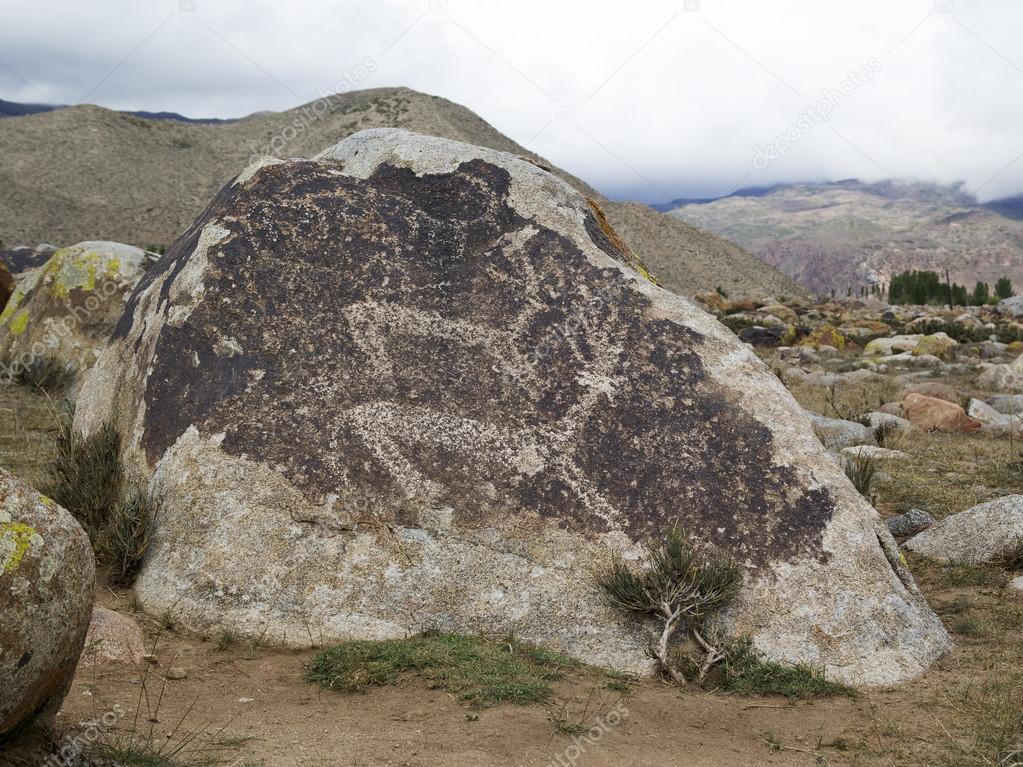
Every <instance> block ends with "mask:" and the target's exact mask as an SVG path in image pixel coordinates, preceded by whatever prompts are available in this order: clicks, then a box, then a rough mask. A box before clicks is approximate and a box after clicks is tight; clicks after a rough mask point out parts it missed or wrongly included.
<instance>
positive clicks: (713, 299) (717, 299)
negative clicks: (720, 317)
mask: <svg viewBox="0 0 1023 767" xmlns="http://www.w3.org/2000/svg"><path fill="white" fill-rule="evenodd" d="M693 300H694V301H696V303H698V304H699V305H700V306H702V307H703V308H704V309H706V310H707V311H709V312H715V313H717V312H723V311H725V310H726V309H727V308H728V302H727V301H726V300H725V298H724V296H722V295H721V294H720V293H718V292H716V291H715V292H707V293H697V294H696V295H695V296H693Z"/></svg>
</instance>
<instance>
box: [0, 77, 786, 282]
mask: <svg viewBox="0 0 1023 767" xmlns="http://www.w3.org/2000/svg"><path fill="white" fill-rule="evenodd" d="M2 125H3V130H2V131H0V238H2V239H3V240H5V241H7V243H8V244H9V245H14V244H19V243H34V242H41V241H47V242H56V243H60V244H68V243H72V242H77V241H79V240H86V239H111V240H117V241H120V242H127V243H131V244H137V245H140V246H141V247H150V246H152V245H157V246H160V245H168V244H170V242H171V241H173V239H174V238H175V237H176V236H177V235H178V234H179V233H180V232H182V231H184V230H185V228H186V227H187V226H188V225H189V224H190V223H191V222H192V220H193V219H194V218H195V217H196V216H197V215H199V213H201V212H202V210H203V209H204V208H205V206H206V204H207V203H208V202H209V200H211V199H212V198H213V197H214V195H215V194H216V193H217V191H219V190H220V188H221V187H222V186H223V185H224V184H225V183H227V182H228V181H230V179H232V178H233V177H234V176H235V175H237V174H238V173H239V172H240V171H241V170H242V169H243V168H244V167H245V166H246V165H247V164H248V163H249V161H250V159H251V158H252V157H253V156H254V155H259V154H263V153H271V154H280V155H282V156H285V157H312V156H313V155H315V154H316V153H318V152H320V151H321V150H323V149H324V148H326V147H328V146H331V145H333V144H335V143H336V142H338V141H340V140H341V139H342V138H344V137H346V136H348V135H350V134H351V133H354V132H356V131H358V130H362V129H364V128H377V127H398V128H406V129H408V130H412V131H415V132H418V133H426V134H430V135H435V136H441V137H444V138H450V139H455V140H459V141H465V142H468V143H473V144H479V145H481V146H486V147H490V148H492V149H498V150H501V151H505V152H511V153H513V154H517V155H520V156H523V157H527V158H529V159H531V160H533V161H534V162H537V163H539V164H541V165H544V166H548V167H551V170H552V172H553V173H555V174H556V175H558V176H560V177H561V178H562V179H564V180H565V181H566V182H567V183H569V184H571V185H572V186H574V187H575V188H576V189H578V190H579V191H580V192H581V193H583V194H584V195H586V196H587V197H591V198H593V199H594V200H596V201H597V202H598V203H599V204H600V205H601V206H602V207H603V208H604V210H605V212H606V214H607V217H608V219H609V221H610V222H611V225H612V226H613V227H615V229H616V230H618V231H619V233H620V234H621V235H622V237H623V238H624V239H625V241H626V242H627V243H629V245H630V246H631V247H632V248H633V250H635V251H636V252H637V254H638V255H639V256H640V257H641V258H642V259H643V260H644V261H645V262H646V264H647V266H648V267H649V268H650V269H651V271H652V272H653V273H654V275H656V276H657V277H658V278H660V279H661V280H662V282H663V283H664V284H665V286H666V287H668V288H669V289H672V290H675V291H676V292H680V293H684V294H693V293H697V292H700V291H705V290H713V289H714V288H715V287H718V286H720V287H722V288H723V289H724V290H726V291H728V292H730V293H735V294H736V295H747V294H748V295H757V296H765V297H769V296H778V295H788V296H794V295H800V294H801V293H802V292H803V291H802V290H801V289H800V288H799V287H798V286H797V285H795V283H793V282H792V281H791V280H789V279H787V278H785V277H784V276H782V275H781V274H780V273H779V272H777V271H775V270H774V269H771V268H769V267H767V266H766V265H764V264H763V263H762V262H761V261H759V260H758V259H756V258H755V257H753V256H752V255H750V254H749V253H747V252H746V251H744V250H743V249H742V248H740V247H739V246H737V245H734V244H733V243H730V242H727V241H725V240H723V239H721V238H719V237H716V236H714V235H712V234H710V233H708V232H702V231H699V230H697V229H695V228H693V227H691V226H687V225H686V224H685V223H684V222H680V221H677V220H676V219H673V218H671V217H669V216H664V215H663V214H660V213H658V212H656V211H654V210H652V209H650V208H648V207H647V206H644V205H640V204H638V203H636V204H632V203H619V202H614V201H612V200H608V199H607V198H605V197H604V196H603V195H601V194H600V193H599V192H597V191H596V190H595V189H593V187H591V186H589V185H588V184H586V183H585V182H584V181H582V180H581V179H579V178H577V177H576V176H574V175H572V174H571V173H568V172H566V171H564V170H562V169H559V168H556V167H553V166H552V165H551V164H550V163H549V162H548V161H546V160H545V159H544V158H542V157H539V156H538V155H536V154H535V153H532V152H530V151H529V150H527V149H526V148H525V147H522V146H520V145H519V144H517V143H515V142H514V141H513V140H512V139H510V138H508V137H507V136H505V135H504V134H502V133H500V132H499V131H498V130H497V129H496V128H494V127H493V126H492V125H490V124H489V123H487V122H486V121H485V120H483V119H482V118H481V117H480V116H479V115H476V114H475V113H473V112H472V111H470V110H469V109H466V108H465V107H462V106H460V105H458V104H455V103H453V102H451V101H448V100H447V99H443V98H440V97H438V96H431V95H427V94H423V93H419V92H417V91H413V90H411V89H408V88H377V89H370V90H362V91H352V92H349V93H345V94H338V95H335V96H332V97H330V98H328V99H320V100H318V101H315V102H311V103H310V104H306V105H303V106H300V107H296V108H295V109H292V110H288V111H286V112H276V113H258V114H256V115H251V116H249V117H247V118H244V119H241V120H237V121H233V122H227V123H220V124H211V125H208V124H190V123H182V122H176V121H173V120H163V121H155V120H146V119H142V118H138V117H134V116H131V115H127V114H124V113H120V112H113V111H110V110H106V109H103V108H101V107H95V106H71V107H67V108H64V109H58V110H54V111H49V112H43V113H39V114H35V115H28V116H22V117H11V118H8V119H4V120H3V121H2Z"/></svg>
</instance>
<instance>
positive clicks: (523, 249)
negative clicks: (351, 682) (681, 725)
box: [77, 131, 945, 679]
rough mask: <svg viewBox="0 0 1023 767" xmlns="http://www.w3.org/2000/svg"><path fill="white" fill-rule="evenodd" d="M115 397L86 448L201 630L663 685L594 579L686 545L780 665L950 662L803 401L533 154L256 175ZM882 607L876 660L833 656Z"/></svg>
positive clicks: (93, 420)
mask: <svg viewBox="0 0 1023 767" xmlns="http://www.w3.org/2000/svg"><path fill="white" fill-rule="evenodd" d="M83 397H86V399H85V401H84V402H83V404H84V405H85V408H84V409H83V407H82V406H81V405H80V407H79V417H78V419H77V424H78V426H79V427H80V428H82V429H83V430H85V431H89V430H91V429H94V428H96V426H97V425H98V424H99V423H100V422H101V421H102V420H104V419H108V418H111V419H113V420H114V421H115V422H116V423H117V424H118V426H119V428H120V430H121V432H122V434H125V435H128V438H127V439H126V440H125V442H126V457H127V458H128V460H129V462H130V463H132V464H133V465H134V466H136V467H137V468H138V471H140V472H142V473H144V474H149V475H153V476H154V477H155V484H156V485H157V486H159V487H161V488H162V491H163V493H164V496H165V498H167V503H168V505H169V508H170V510H169V514H168V515H167V516H166V518H165V519H164V521H163V522H162V530H161V531H160V532H159V533H158V535H157V540H156V541H155V553H154V555H153V557H152V558H151V560H150V564H149V565H147V568H146V570H145V571H144V572H143V575H142V578H141V580H140V583H139V590H140V592H141V593H142V595H143V598H144V599H146V598H147V597H148V600H149V602H150V603H151V604H152V605H153V606H154V607H155V606H157V605H158V604H162V603H163V602H164V601H169V600H170V593H171V591H173V590H174V588H185V589H188V590H189V593H191V594H194V596H193V597H186V599H185V600H184V602H182V604H183V605H184V607H183V608H182V609H183V610H184V611H185V612H186V615H185V621H186V623H188V622H191V623H193V624H194V625H196V626H204V625H209V623H210V622H211V621H214V620H226V621H228V622H230V623H232V625H233V626H234V628H235V629H236V630H239V629H240V630H241V631H242V632H243V633H244V631H246V630H248V629H249V626H250V624H251V625H254V624H255V622H256V621H257V620H263V619H265V620H267V621H270V622H271V623H272V625H274V626H275V627H278V628H280V631H281V634H282V640H283V641H289V642H294V641H296V638H295V637H292V639H288V638H287V637H286V636H283V635H286V634H287V633H288V632H289V631H291V632H298V633H300V629H299V628H297V627H298V626H301V625H302V623H303V622H305V623H306V624H308V623H312V624H313V625H314V626H315V627H316V628H315V629H314V633H315V632H316V631H319V632H321V634H322V632H324V631H326V632H327V633H328V634H335V635H359V636H381V635H394V634H397V633H399V632H400V631H405V630H407V629H408V628H409V626H411V625H412V624H413V623H414V622H415V620H424V619H425V620H428V621H429V622H430V623H432V624H434V625H441V626H443V627H447V628H454V629H460V630H466V629H469V628H471V629H473V630H479V629H481V628H483V629H496V630H501V631H513V632H514V633H516V634H517V635H519V636H524V637H527V638H532V639H533V640H534V641H542V642H545V643H547V644H552V645H555V646H557V647H559V649H562V650H564V651H566V652H570V653H572V654H574V655H576V656H578V657H582V658H584V659H587V660H591V661H594V662H604V663H608V664H610V665H618V666H621V667H635V666H637V665H642V664H643V663H645V661H641V660H640V657H641V656H642V655H643V653H644V646H645V638H643V636H642V633H641V632H637V631H636V630H635V627H633V626H630V625H628V623H627V622H626V621H624V620H623V618H622V617H621V616H618V615H616V614H615V613H614V612H613V611H611V610H609V609H607V607H606V605H604V604H603V603H602V602H601V599H600V595H599V592H597V591H596V589H595V586H594V571H595V568H598V567H600V566H602V563H605V562H606V561H607V557H608V555H609V552H610V551H612V550H617V551H621V552H623V553H625V554H626V555H627V556H635V555H637V554H639V553H640V552H641V551H642V544H643V543H644V542H646V541H648V540H650V539H656V538H657V537H658V536H660V535H662V534H663V533H664V531H665V530H667V529H668V528H670V527H671V526H672V525H675V524H682V525H683V526H684V527H685V529H686V530H687V532H688V533H689V534H690V535H691V536H693V537H694V538H697V539H699V540H701V541H704V542H706V543H707V544H710V545H714V546H717V547H719V548H720V549H722V550H724V551H727V552H728V553H729V554H731V555H732V556H733V557H735V558H736V559H737V560H738V561H740V562H742V563H743V564H744V565H746V567H747V569H748V571H749V573H750V579H749V581H750V583H751V584H755V585H751V586H750V588H749V590H748V594H747V595H746V598H745V604H744V605H742V606H740V607H739V608H737V610H736V611H735V621H736V624H737V625H739V624H741V627H742V628H743V629H744V630H747V631H748V632H749V633H751V634H753V635H754V639H755V641H759V643H760V646H761V647H762V648H763V649H765V651H768V652H773V653H774V654H775V655H777V656H779V657H791V658H793V659H796V658H798V659H804V660H812V661H815V662H818V661H819V662H823V663H827V664H830V665H832V666H833V667H834V669H836V670H837V671H838V673H839V674H844V675H845V676H846V677H848V678H850V679H852V678H854V677H857V676H858V677H859V678H863V677H864V676H869V675H864V674H859V673H858V672H857V671H855V670H854V669H852V664H853V661H851V660H850V658H852V657H853V656H856V657H857V658H858V657H859V656H858V653H860V652H861V651H862V646H863V645H864V644H867V645H870V646H873V644H872V643H888V644H889V645H891V647H890V649H889V653H890V654H891V655H892V659H891V662H890V664H889V668H887V669H886V670H885V671H884V672H883V673H882V674H881V675H882V676H885V678H891V677H895V676H899V675H908V674H911V673H916V672H917V671H918V670H919V669H920V668H922V667H923V666H924V665H926V663H927V662H928V660H929V659H930V657H933V656H934V655H935V654H936V653H937V652H940V650H941V649H942V648H943V646H944V642H945V639H944V633H943V632H942V631H941V629H940V624H938V622H937V620H936V618H934V616H933V615H932V614H931V613H930V612H929V611H928V610H927V609H926V606H923V605H921V604H920V603H919V600H918V599H917V598H916V596H915V595H914V594H913V593H912V588H911V585H910V586H907V585H906V584H904V583H902V582H901V581H900V580H899V577H898V576H897V575H896V574H895V573H894V571H893V569H892V567H891V565H890V563H889V562H888V561H887V560H886V558H885V555H884V554H883V552H882V549H881V546H879V544H878V540H877V536H878V535H887V532H886V531H885V530H884V526H883V525H882V524H881V523H880V520H879V518H877V515H876V512H874V511H873V510H872V509H870V507H869V506H868V505H867V504H866V503H865V502H863V501H862V499H860V498H859V496H858V495H856V494H855V492H854V491H852V489H851V487H850V486H849V485H848V483H847V481H846V480H845V478H844V476H843V475H842V474H841V472H840V471H839V470H838V468H837V466H835V465H834V463H833V462H831V461H830V460H829V459H828V458H827V457H826V456H825V455H824V453H823V451H822V450H821V449H820V445H819V443H817V441H816V440H815V439H814V437H813V432H812V430H811V429H810V426H809V423H808V422H807V421H806V417H805V415H804V414H803V413H802V411H801V410H800V409H799V408H798V406H797V405H796V404H795V402H794V401H792V400H791V397H789V395H788V394H787V393H786V392H785V391H784V389H783V388H782V386H781V385H780V383H779V382H778V381H777V380H776V379H775V378H774V376H773V375H771V374H770V372H769V371H767V369H766V368H765V367H764V366H763V365H762V364H761V363H760V362H759V361H758V360H757V359H756V358H755V357H754V356H753V355H752V354H751V353H750V352H748V350H746V349H745V348H744V347H743V346H742V345H741V344H740V343H739V342H738V340H737V339H735V337H734V336H732V335H731V334H730V333H729V332H728V331H726V330H725V329H724V328H722V327H721V326H720V325H718V324H717V323H716V321H714V320H713V319H712V318H711V317H710V316H709V315H707V314H706V313H704V312H703V311H702V310H700V309H698V308H696V307H695V306H694V305H693V304H691V303H690V302H688V301H686V300H685V299H681V298H679V297H677V296H674V295H672V294H670V293H667V292H666V291H664V290H662V289H661V288H659V287H657V286H656V285H655V284H654V283H653V282H651V281H650V280H649V279H648V278H647V276H646V274H645V270H643V268H642V265H641V264H640V263H639V261H638V259H637V258H636V257H635V256H634V255H633V254H632V253H630V252H629V250H628V248H627V247H626V246H624V243H622V242H621V240H620V239H619V238H618V236H617V235H616V234H615V233H614V232H613V231H612V230H611V229H610V227H609V226H608V225H607V222H606V220H605V219H604V218H603V215H602V214H601V212H600V210H599V208H598V207H596V206H594V205H593V204H592V203H587V202H586V201H585V200H584V199H583V198H581V197H580V196H579V195H578V194H577V193H575V192H574V191H573V190H571V189H570V188H569V187H567V186H566V185H565V184H563V183H562V182H560V181H558V180H557V179H555V178H554V177H553V176H550V174H548V173H546V172H544V171H543V170H541V169H539V168H537V167H535V166H533V165H531V164H529V163H525V162H523V161H521V160H518V159H516V158H513V157H511V156H509V155H502V154H500V153H497V152H492V151H490V150H484V149H480V148H478V147H470V146H468V145H464V144H458V143H457V142H450V141H444V140H441V139H433V138H428V137H423V136H416V135H415V134H409V133H405V132H402V131H367V132H364V133H362V134H357V135H356V136H353V137H350V138H349V139H346V140H345V141H344V142H342V143H341V144H339V145H338V146H337V147H334V148H333V149H331V150H328V151H327V152H325V153H323V154H322V155H321V156H320V157H318V158H317V159H315V160H313V161H299V160H293V161H287V162H282V161H279V160H267V161H266V162H264V163H261V164H259V165H258V166H257V167H254V168H250V169H249V170H247V171H246V172H245V173H243V174H242V176H240V177H239V179H238V180H237V181H236V182H235V183H233V184H231V185H229V186H228V187H226V188H225V189H224V190H223V191H222V192H221V193H220V194H219V195H218V197H217V198H216V199H214V200H213V202H212V203H211V204H210V206H209V207H208V208H207V210H206V211H205V213H204V214H203V215H202V216H201V217H200V218H199V219H198V220H197V221H196V222H195V223H194V224H193V226H192V227H191V228H190V229H189V230H188V231H187V232H186V233H185V234H184V235H182V237H181V238H179V239H178V241H177V242H176V243H175V244H174V245H173V246H172V247H171V248H170V250H169V251H168V253H167V255H166V256H165V257H164V258H163V259H162V260H161V261H160V262H159V263H158V264H157V265H156V266H154V267H153V268H152V269H151V270H150V271H149V272H148V273H147V274H146V275H145V277H144V278H143V280H142V282H141V283H140V284H139V286H138V287H137V289H136V290H135V292H134V294H133V295H132V297H131V299H130V300H129V303H128V306H127V310H126V312H125V314H124V315H123V317H122V319H121V321H120V323H119V324H118V326H117V329H116V330H115V333H114V341H113V344H112V347H111V349H110V350H109V352H108V353H107V354H106V355H104V358H103V359H102V360H101V362H100V365H99V366H98V368H97V370H96V372H95V373H94V375H93V376H92V377H91V378H90V380H89V381H88V382H87V384H86V387H85V390H84V391H83ZM254 483H255V484H254ZM175 509H177V510H176V511H175ZM296 525H297V526H296ZM228 531H231V532H228ZM257 531H258V533H259V534H258V535H257V534H256V532H257ZM195 536H201V537H202V539H201V540H199V541H196V540H194V538H195ZM221 536H230V540H226V539H225V540H222V539H221ZM247 536H251V540H253V541H258V543H254V544H249V543H247V541H248V540H250V538H249V537H247ZM839 539H841V540H839ZM836 543H840V544H841V545H837V546H836ZM252 545H255V546H258V547H259V549H260V550H259V551H251V550H250V551H248V552H247V556H248V557H249V558H250V559H251V560H253V561H254V562H258V563H259V565H248V566H247V569H248V570H249V571H250V572H249V574H248V575H247V576H245V577H244V578H243V577H242V575H244V573H243V574H234V573H233V572H232V570H231V566H230V565H229V563H231V562H240V561H241V559H242V557H241V554H240V553H239V549H244V548H245V547H246V546H252ZM846 545H848V546H849V547H851V548H850V550H845V548H844V547H845V546H846ZM186 546H187V547H188V548H187V550H183V549H182V547H186ZM278 559H279V565H278ZM289 560H290V562H289ZM286 562H289V564H290V565H291V566H300V565H298V564H297V563H298V562H303V563H306V564H305V565H301V566H303V567H305V568H306V569H304V570H303V572H302V573H301V574H295V573H293V572H287V573H286V572H283V571H281V570H279V567H280V568H284V567H285V563H286ZM367 562H369V563H370V564H367ZM851 562H852V563H854V565H852V569H850V563H851ZM259 566H262V567H263V568H264V569H263V570H258V569H257V570H253V567H259ZM832 573H839V575H837V576H836V578H837V580H836V579H835V578H832V577H831V574H832ZM193 576H198V577H193ZM253 577H258V578H260V579H261V580H262V581H263V582H265V584H266V587H265V589H264V593H263V599H262V601H260V600H256V601H255V602H254V601H253V597H252V594H251V593H249V591H248V590H249V588H250V586H249V585H247V583H251V581H252V579H253ZM246 578H247V581H246ZM467 579H468V580H469V582H468V583H467V582H466V581H467ZM845 580H847V581H848V582H847V583H845V582H844V581H845ZM795 584H801V585H800V588H804V589H806V591H807V592H808V593H809V596H808V597H807V598H806V600H805V602H806V604H804V605H800V607H801V608H802V609H804V610H805V615H804V616H803V617H801V618H798V619H796V618H793V616H786V615H779V614H777V613H778V612H779V611H785V610H787V609H790V608H792V607H793V606H794V605H791V604H790V605H786V604H784V603H785V600H786V599H788V598H789V597H786V596H785V594H786V593H787V591H788V590H789V589H792V588H794V585H795ZM275 589H276V591H275V592H274V595H271V594H269V593H266V592H267V590H269V591H273V590H275ZM857 589H859V590H860V591H861V592H862V593H858V594H856V593H855V592H856V591H857ZM854 594H855V596H856V598H857V601H858V602H859V604H857V605H855V606H849V607H846V606H843V607H842V610H848V611H849V614H850V616H852V617H853V618H854V619H855V622H858V623H870V624H873V628H871V629H869V631H868V634H872V636H867V637H866V638H865V639H864V638H858V639H856V640H854V641H849V640H845V639H842V640H835V639H832V638H831V634H832V633H843V632H846V631H847V630H848V627H847V626H842V627H837V626H835V627H828V628H822V627H821V626H820V625H817V624H819V623H820V622H821V621H822V620H824V619H825V616H827V615H828V613H829V611H831V612H832V613H833V612H834V610H835V609H836V600H840V601H842V602H843V605H844V603H845V601H848V600H849V599H851V598H852V597H853V595H854ZM766 595H770V596H769V598H768V597H767V596H766ZM175 598H176V597H175ZM765 600H767V601H768V602H770V603H771V604H766V603H765ZM893 600H894V601H893ZM257 602H258V603H259V604H257ZM758 602H760V603H761V604H759V605H758V604H757V603H758ZM331 610H333V611H334V612H333V614H331V615H326V616H325V613H329V612H330V611H331ZM339 615H340V616H341V617H338V616H339ZM886 620H887V621H889V623H890V622H891V621H892V620H894V621H895V622H896V623H899V622H900V621H901V623H902V625H900V626H899V627H898V628H896V627H895V626H894V625H890V626H888V625H885V623H884V622H885V621H886ZM815 625H816V628H814V626H815ZM879 626H880V628H879ZM907 628H908V630H909V634H910V637H911V638H910V639H909V641H908V644H907V640H906V638H905V637H903V639H901V640H898V639H895V638H893V636H891V635H892V634H894V633H895V632H896V631H905V630H907ZM815 632H816V633H815ZM929 633H931V634H932V635H930V636H929ZM814 637H822V638H820V639H819V641H818V639H815V638H814ZM843 642H845V644H846V645H847V646H841V645H842V643H843ZM900 642H901V643H902V644H904V645H907V649H905V650H902V649H899V645H900ZM836 648H837V649H836Z"/></svg>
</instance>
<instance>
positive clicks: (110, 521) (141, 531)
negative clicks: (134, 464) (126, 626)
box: [95, 490, 158, 586]
mask: <svg viewBox="0 0 1023 767" xmlns="http://www.w3.org/2000/svg"><path fill="white" fill-rule="evenodd" d="M157 513H158V504H157V503H156V501H155V500H154V499H153V498H152V497H151V496H149V495H147V494H146V493H143V492H141V491H140V490H132V491H131V492H130V493H129V494H128V496H127V497H126V498H123V499H121V500H119V501H118V502H117V503H115V504H114V506H113V507H112V508H111V509H110V513H109V516H108V517H107V520H106V524H105V525H104V526H103V528H102V529H101V530H100V531H98V534H97V537H96V541H95V545H96V547H97V556H98V557H99V560H100V561H101V562H102V563H103V564H105V565H106V566H107V567H108V568H109V577H110V582H111V583H112V584H113V585H115V586H130V585H131V584H132V581H134V580H135V576H136V574H137V573H138V571H139V568H140V567H141V566H142V560H143V558H144V557H145V555H146V552H147V551H148V550H149V542H150V539H151V537H152V534H153V525H154V523H155V522H156V516H157Z"/></svg>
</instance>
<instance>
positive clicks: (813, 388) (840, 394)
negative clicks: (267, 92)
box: [788, 378, 902, 420]
mask: <svg viewBox="0 0 1023 767" xmlns="http://www.w3.org/2000/svg"><path fill="white" fill-rule="evenodd" d="M788 388H789V391H790V392H791V393H792V396H793V397H795V398H796V402H798V403H799V404H800V405H802V406H803V408H804V409H806V410H809V411H811V412H814V413H818V414H820V415H823V416H827V417H828V418H845V419H848V420H856V419H857V418H858V417H860V416H861V415H863V414H864V413H869V412H871V411H874V410H877V409H878V408H879V407H881V405H883V404H884V403H886V402H891V401H892V400H893V399H895V397H896V395H898V393H899V391H900V390H901V389H902V387H901V386H899V385H898V384H896V383H894V382H893V381H892V380H891V379H888V378H885V379H881V380H872V381H853V382H842V383H840V384H837V385H835V386H822V385H820V384H794V385H792V386H790V387H788Z"/></svg>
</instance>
